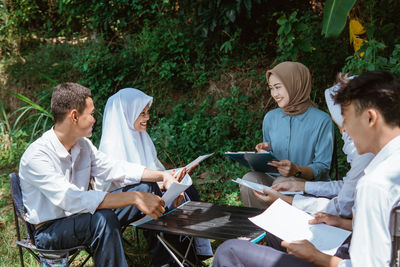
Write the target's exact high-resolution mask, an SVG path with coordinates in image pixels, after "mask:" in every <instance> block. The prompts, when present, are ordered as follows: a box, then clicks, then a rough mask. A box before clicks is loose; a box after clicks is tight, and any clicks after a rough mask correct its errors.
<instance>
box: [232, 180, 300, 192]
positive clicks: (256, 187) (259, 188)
mask: <svg viewBox="0 0 400 267" xmlns="http://www.w3.org/2000/svg"><path fill="white" fill-rule="evenodd" d="M232 181H233V182H235V183H238V184H241V185H244V186H247V187H249V188H251V189H253V190H256V191H258V192H261V193H262V192H263V189H267V190H271V187H269V186H266V185H263V184H257V183H254V182H250V181H246V180H243V179H240V178H236V180H233V179H232ZM279 193H281V194H284V195H302V194H303V191H300V192H291V191H279Z"/></svg>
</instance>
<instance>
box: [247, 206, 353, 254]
mask: <svg viewBox="0 0 400 267" xmlns="http://www.w3.org/2000/svg"><path fill="white" fill-rule="evenodd" d="M312 218H313V216H311V215H310V214H308V213H306V212H304V211H302V210H299V209H297V208H295V207H293V206H291V205H289V204H288V203H286V202H285V201H283V200H281V199H278V200H276V201H275V202H274V203H273V204H272V205H271V206H269V208H268V209H266V210H265V211H264V212H263V213H261V214H260V215H257V216H255V217H251V218H249V220H250V221H252V222H253V223H254V224H256V225H258V226H259V227H261V228H263V229H264V230H266V231H267V232H270V233H271V234H273V235H276V236H277V237H279V238H280V239H282V240H285V241H287V242H292V241H296V240H303V239H306V240H308V241H310V242H311V243H312V244H313V245H314V246H315V247H316V248H317V249H318V250H320V251H322V252H324V253H326V254H329V255H334V254H335V253H336V250H337V249H338V248H339V246H340V245H341V244H343V242H344V241H345V240H346V238H347V237H349V235H350V234H351V232H350V231H346V230H343V229H340V228H337V227H333V226H330V225H326V224H309V223H308V221H309V220H311V219H312Z"/></svg>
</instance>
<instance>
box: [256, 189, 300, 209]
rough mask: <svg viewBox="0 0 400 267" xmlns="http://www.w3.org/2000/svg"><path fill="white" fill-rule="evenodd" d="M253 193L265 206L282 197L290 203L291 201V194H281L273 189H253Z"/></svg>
mask: <svg viewBox="0 0 400 267" xmlns="http://www.w3.org/2000/svg"><path fill="white" fill-rule="evenodd" d="M253 193H254V195H255V196H256V197H257V198H258V200H260V201H262V202H264V203H265V204H266V206H269V205H271V204H272V203H274V202H275V200H277V199H278V198H280V199H282V200H283V201H286V202H287V203H289V204H292V201H293V197H292V196H287V195H283V194H281V193H279V192H277V191H275V190H267V189H263V193H260V192H258V191H256V190H253Z"/></svg>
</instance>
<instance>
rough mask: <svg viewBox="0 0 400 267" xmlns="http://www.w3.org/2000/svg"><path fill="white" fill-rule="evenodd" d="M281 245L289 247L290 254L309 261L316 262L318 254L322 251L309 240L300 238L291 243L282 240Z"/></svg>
mask: <svg viewBox="0 0 400 267" xmlns="http://www.w3.org/2000/svg"><path fill="white" fill-rule="evenodd" d="M281 245H282V247H285V248H286V249H287V252H288V253H289V254H292V255H294V256H296V257H299V258H301V259H304V260H306V261H309V262H314V259H315V257H316V255H318V254H319V253H322V252H320V251H319V250H318V249H316V248H315V247H314V245H313V244H311V242H310V241H308V240H298V241H293V242H290V243H289V242H286V241H282V243H281Z"/></svg>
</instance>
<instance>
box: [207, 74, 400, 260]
mask: <svg viewBox="0 0 400 267" xmlns="http://www.w3.org/2000/svg"><path fill="white" fill-rule="evenodd" d="M335 102H336V103H337V104H341V106H342V115H343V118H344V121H343V128H344V131H345V132H347V133H348V134H349V136H350V137H351V138H352V139H353V141H354V143H355V146H356V148H357V151H358V153H359V154H364V153H368V152H370V153H373V154H375V155H376V156H375V158H374V159H373V160H372V161H371V163H370V164H369V165H368V166H367V167H366V169H365V170H364V173H365V175H364V176H363V177H362V178H361V179H360V181H359V182H358V184H357V188H356V197H355V204H354V207H353V225H352V229H353V234H352V238H351V244H350V249H349V252H350V259H347V260H344V259H341V258H339V257H337V256H330V255H327V254H324V253H322V252H320V251H319V250H317V249H316V248H315V247H314V246H313V245H312V244H311V243H310V242H309V241H306V240H300V241H295V242H291V243H288V242H285V241H283V242H282V244H281V245H282V246H283V247H284V248H285V250H286V251H278V250H277V249H279V248H277V249H274V248H271V247H265V246H259V245H256V244H252V243H249V242H245V241H242V240H229V241H227V242H225V243H224V244H222V245H221V246H220V247H219V248H218V250H217V252H216V254H215V257H214V262H213V266H359V267H368V266H371V267H373V266H389V264H390V261H391V256H392V255H391V252H392V247H391V230H390V229H391V226H392V225H391V223H393V222H391V220H390V214H391V210H392V209H393V208H394V207H395V206H397V205H398V203H399V201H400V164H399V162H400V113H399V112H398V104H399V103H400V81H399V80H398V79H397V78H396V77H395V76H394V75H392V74H391V73H389V72H386V71H370V72H365V73H363V74H361V75H360V76H358V77H356V78H354V79H353V80H351V81H349V82H348V83H347V84H346V85H344V86H343V87H342V88H341V89H340V90H339V92H338V94H337V95H336V96H335ZM313 223H326V224H329V225H338V224H337V223H338V222H337V221H335V217H329V218H328V217H323V216H322V217H315V218H314V220H313Z"/></svg>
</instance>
